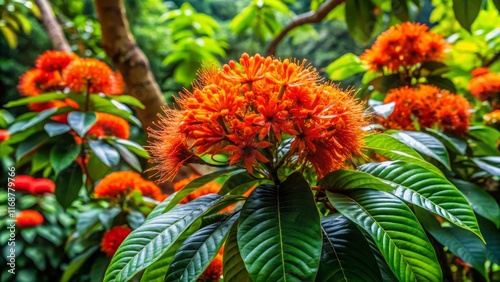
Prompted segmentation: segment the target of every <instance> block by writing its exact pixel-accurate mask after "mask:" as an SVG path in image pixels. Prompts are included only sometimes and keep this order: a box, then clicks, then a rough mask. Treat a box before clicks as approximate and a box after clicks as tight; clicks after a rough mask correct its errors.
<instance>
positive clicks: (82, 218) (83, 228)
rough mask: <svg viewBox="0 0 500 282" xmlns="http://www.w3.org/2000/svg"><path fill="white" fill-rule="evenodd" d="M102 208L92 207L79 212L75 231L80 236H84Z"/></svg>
mask: <svg viewBox="0 0 500 282" xmlns="http://www.w3.org/2000/svg"><path fill="white" fill-rule="evenodd" d="M103 211H104V209H101V208H99V209H98V208H93V209H90V210H87V211H83V212H80V213H79V214H78V217H77V219H76V232H78V235H79V236H80V237H81V238H85V237H86V234H87V233H89V230H90V229H91V227H92V226H94V225H95V224H96V223H97V222H98V221H99V214H101V213H102V212H103Z"/></svg>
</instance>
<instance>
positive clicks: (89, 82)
mask: <svg viewBox="0 0 500 282" xmlns="http://www.w3.org/2000/svg"><path fill="white" fill-rule="evenodd" d="M35 65H36V68H34V69H31V70H28V71H26V72H25V73H24V74H23V75H22V76H21V78H20V79H19V84H18V86H17V89H18V90H19V93H20V94H21V95H23V96H37V95H40V94H42V93H46V92H51V91H62V90H64V89H65V88H66V87H68V88H69V89H71V91H73V92H78V93H82V92H85V91H87V88H89V89H88V90H89V91H90V93H98V92H101V93H104V94H108V95H119V94H122V93H123V91H124V83H123V78H122V76H121V75H120V74H118V73H114V72H113V71H112V70H111V68H110V67H109V66H108V65H106V64H105V63H103V62H101V61H99V60H95V59H82V58H79V57H78V56H77V55H76V54H73V53H68V52H63V51H47V52H45V53H43V54H42V55H40V56H39V57H38V59H37V60H36V61H35ZM68 100H69V99H66V101H65V102H63V101H51V102H45V103H31V104H30V105H29V108H30V110H32V111H36V112H41V111H43V110H46V109H50V108H61V107H65V106H71V107H74V108H78V105H77V104H76V103H75V102H74V101H71V100H70V101H68ZM75 104H76V107H75ZM64 117H65V116H64ZM64 117H63V118H61V119H64Z"/></svg>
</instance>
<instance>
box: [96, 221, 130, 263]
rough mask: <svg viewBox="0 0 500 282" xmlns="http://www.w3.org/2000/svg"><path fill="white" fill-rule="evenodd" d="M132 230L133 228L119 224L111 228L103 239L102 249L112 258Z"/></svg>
mask: <svg viewBox="0 0 500 282" xmlns="http://www.w3.org/2000/svg"><path fill="white" fill-rule="evenodd" d="M131 232H132V229H130V228H129V227H126V226H117V227H113V228H111V229H110V230H109V231H107V232H106V233H104V236H103V237H102V241H101V251H103V252H105V253H106V254H107V255H108V257H110V258H112V257H113V256H114V255H115V253H116V250H118V247H120V245H121V244H122V243H123V241H124V240H125V238H127V236H128V235H129V234H130V233H131Z"/></svg>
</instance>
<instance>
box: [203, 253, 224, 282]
mask: <svg viewBox="0 0 500 282" xmlns="http://www.w3.org/2000/svg"><path fill="white" fill-rule="evenodd" d="M222 252H223V249H221V251H220V252H219V253H218V254H217V255H216V256H215V258H214V259H213V260H212V262H210V264H209V265H208V267H207V268H206V269H205V271H203V273H202V274H201V276H200V277H199V278H198V280H197V281H204V282H217V281H219V280H220V277H221V276H222Z"/></svg>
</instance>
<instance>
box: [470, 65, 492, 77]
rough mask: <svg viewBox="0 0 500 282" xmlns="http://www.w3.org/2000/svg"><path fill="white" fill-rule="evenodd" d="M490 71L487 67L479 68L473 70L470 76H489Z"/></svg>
mask: <svg viewBox="0 0 500 282" xmlns="http://www.w3.org/2000/svg"><path fill="white" fill-rule="evenodd" d="M489 72H490V70H489V69H488V68H486V67H479V68H475V69H473V70H472V71H471V72H470V74H471V75H472V77H477V76H481V75H483V74H487V73H489Z"/></svg>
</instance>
